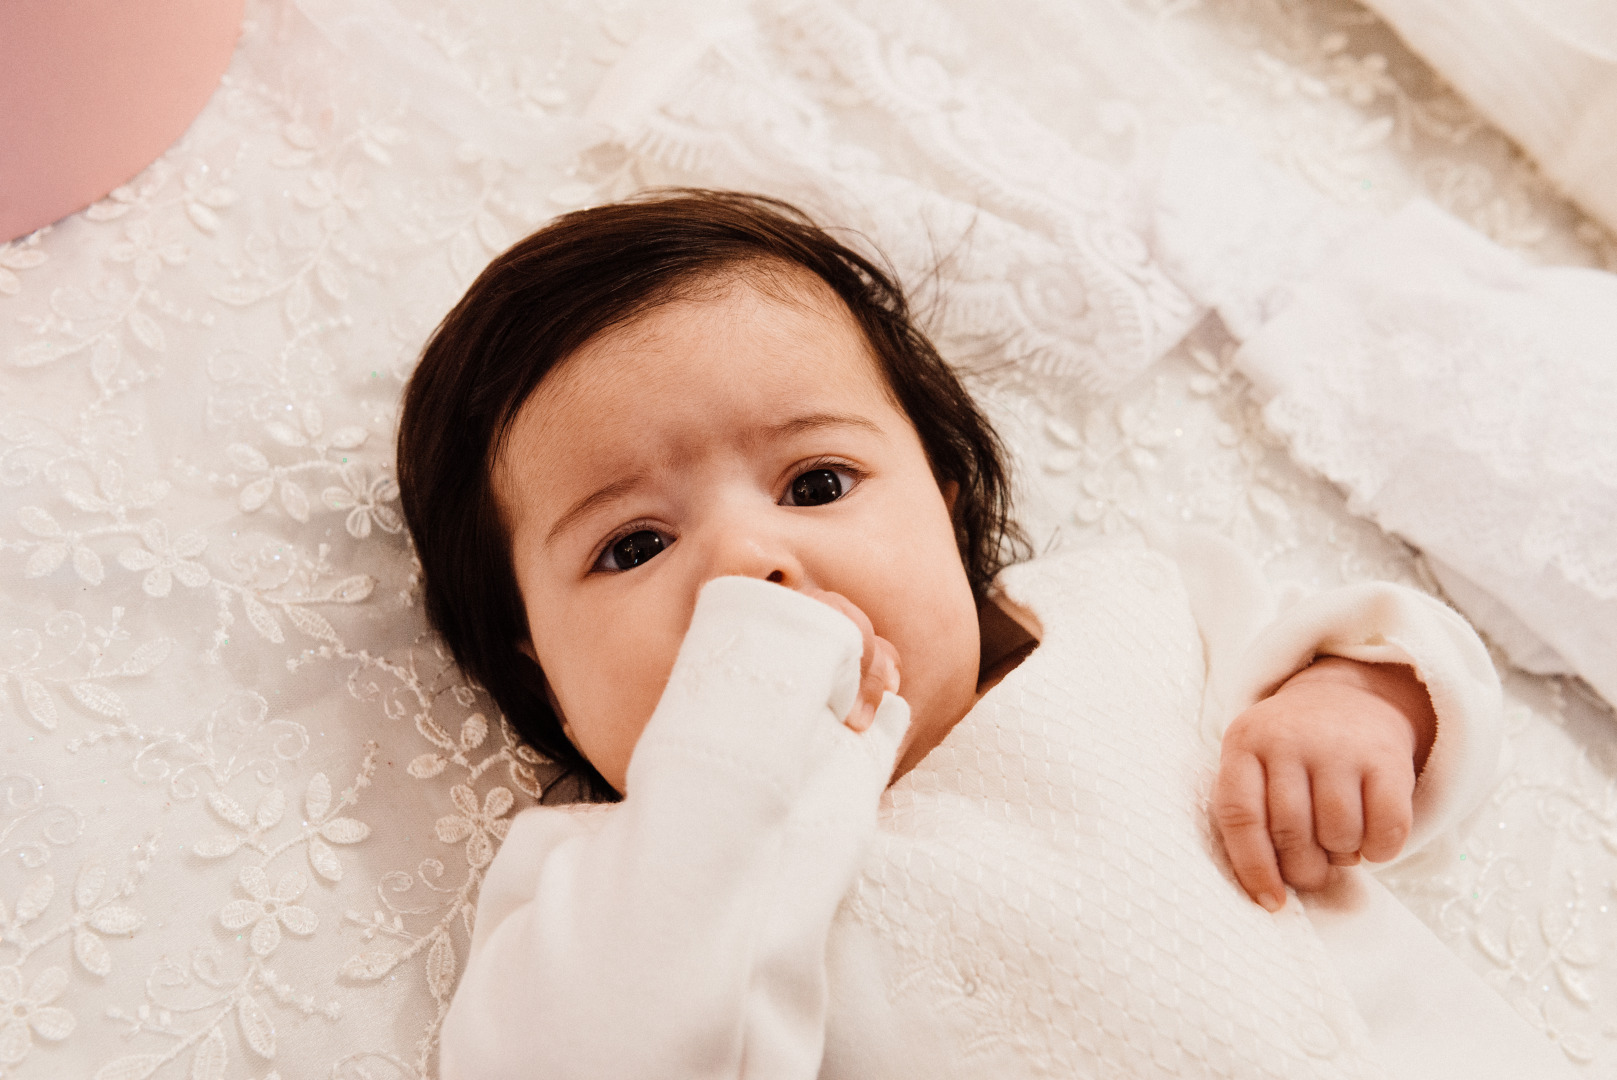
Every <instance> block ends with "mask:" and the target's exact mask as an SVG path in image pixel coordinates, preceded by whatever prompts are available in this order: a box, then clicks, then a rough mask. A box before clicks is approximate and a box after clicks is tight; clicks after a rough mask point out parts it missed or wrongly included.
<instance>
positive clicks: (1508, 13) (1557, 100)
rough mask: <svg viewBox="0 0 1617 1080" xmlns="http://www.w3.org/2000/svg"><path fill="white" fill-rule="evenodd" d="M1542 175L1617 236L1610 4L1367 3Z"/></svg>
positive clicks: (1616, 101) (1616, 11) (1538, 0)
mask: <svg viewBox="0 0 1617 1080" xmlns="http://www.w3.org/2000/svg"><path fill="white" fill-rule="evenodd" d="M1367 6H1368V7H1370V8H1371V9H1372V10H1374V11H1376V12H1378V13H1379V14H1380V15H1381V17H1382V18H1384V19H1386V20H1387V21H1388V22H1389V23H1391V24H1392V25H1393V26H1394V27H1395V28H1396V29H1397V30H1398V32H1399V34H1401V35H1403V37H1404V39H1405V40H1406V41H1408V42H1409V43H1410V45H1412V46H1413V47H1414V48H1415V50H1416V51H1417V52H1419V53H1420V54H1421V55H1422V56H1424V57H1425V58H1426V59H1427V60H1428V61H1429V62H1430V63H1431V64H1432V66H1433V67H1435V68H1437V70H1438V71H1440V72H1442V73H1443V77H1444V78H1446V79H1448V80H1449V81H1450V82H1452V83H1453V84H1454V85H1455V86H1457V87H1459V88H1460V90H1461V92H1462V93H1464V94H1465V95H1466V96H1467V97H1469V98H1470V99H1471V100H1472V101H1473V102H1474V103H1475V104H1476V106H1477V107H1478V108H1479V109H1481V110H1482V111H1483V112H1484V113H1485V114H1486V115H1487V116H1488V118H1489V119H1490V120H1492V121H1493V122H1494V123H1496V124H1498V125H1499V126H1500V128H1502V129H1503V130H1505V131H1507V132H1509V133H1510V135H1511V136H1512V137H1513V138H1515V139H1517V140H1518V141H1519V142H1520V143H1521V144H1522V145H1523V146H1524V147H1526V148H1527V151H1528V153H1530V154H1532V155H1533V157H1535V158H1537V159H1538V161H1539V163H1540V164H1541V165H1543V167H1544V171H1545V172H1546V173H1548V174H1549V176H1550V177H1551V178H1552V179H1553V180H1554V181H1555V182H1556V183H1557V184H1559V185H1560V186H1561V188H1562V189H1563V190H1564V191H1565V192H1566V193H1567V194H1568V195H1570V196H1572V197H1573V198H1574V199H1577V200H1578V201H1579V202H1581V203H1583V205H1584V206H1586V207H1588V208H1589V211H1590V212H1591V213H1593V214H1597V215H1599V216H1600V217H1601V218H1603V219H1604V220H1605V222H1606V224H1607V225H1608V226H1609V227H1611V228H1617V8H1614V7H1613V5H1612V4H1610V3H1609V2H1608V0H1367Z"/></svg>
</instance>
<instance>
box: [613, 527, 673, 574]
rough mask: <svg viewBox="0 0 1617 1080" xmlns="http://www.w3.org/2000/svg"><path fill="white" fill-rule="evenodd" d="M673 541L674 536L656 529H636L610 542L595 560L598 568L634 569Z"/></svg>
mask: <svg viewBox="0 0 1617 1080" xmlns="http://www.w3.org/2000/svg"><path fill="white" fill-rule="evenodd" d="M671 543H673V538H672V537H666V538H665V534H663V533H660V532H658V531H657V530H656V529H636V530H635V531H634V532H632V533H629V534H628V535H627V536H621V537H619V538H618V539H616V540H614V541H612V543H610V544H608V545H607V547H606V550H605V551H603V552H601V557H600V558H599V559H596V560H595V569H597V570H632V569H634V568H635V567H636V566H639V565H640V564H641V563H643V562H645V561H646V560H648V559H651V558H653V557H655V556H656V555H658V554H660V553H661V552H662V550H663V549H664V548H666V547H667V546H668V545H669V544H671Z"/></svg>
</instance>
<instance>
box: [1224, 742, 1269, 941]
mask: <svg viewBox="0 0 1617 1080" xmlns="http://www.w3.org/2000/svg"><path fill="white" fill-rule="evenodd" d="M1213 821H1214V822H1215V823H1216V824H1217V825H1218V832H1219V835H1220V836H1221V837H1223V839H1224V850H1225V851H1226V852H1228V854H1229V857H1230V866H1231V868H1232V869H1234V871H1235V879H1236V880H1237V881H1239V882H1240V883H1241V888H1243V889H1245V890H1246V892H1247V895H1248V896H1250V897H1252V899H1253V900H1255V901H1257V902H1258V903H1259V904H1261V905H1263V907H1264V908H1266V909H1267V910H1269V911H1279V910H1280V908H1281V907H1282V906H1284V904H1285V902H1286V887H1285V886H1284V885H1283V884H1282V883H1281V881H1280V865H1279V863H1278V862H1277V860H1276V859H1275V850H1274V845H1273V844H1272V843H1271V842H1270V840H1269V814H1268V809H1267V800H1266V798H1265V794H1264V775H1263V763H1262V762H1260V761H1259V760H1258V759H1257V758H1255V757H1253V756H1252V755H1251V754H1248V753H1245V752H1242V751H1228V752H1226V753H1225V755H1224V758H1223V760H1222V761H1221V762H1220V763H1219V770H1218V784H1217V786H1216V788H1215V789H1214V791H1213Z"/></svg>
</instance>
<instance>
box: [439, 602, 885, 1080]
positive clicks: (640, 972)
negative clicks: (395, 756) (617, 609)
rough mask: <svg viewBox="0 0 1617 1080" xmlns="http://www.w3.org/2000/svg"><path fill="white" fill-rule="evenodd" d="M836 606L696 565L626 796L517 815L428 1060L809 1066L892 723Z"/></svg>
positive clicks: (489, 1067)
mask: <svg viewBox="0 0 1617 1080" xmlns="http://www.w3.org/2000/svg"><path fill="white" fill-rule="evenodd" d="M860 649H861V642H860V637H859V633H858V631H857V629H856V628H855V627H854V625H853V623H852V622H851V621H849V620H848V619H847V618H845V617H844V616H843V615H841V614H840V613H838V612H836V611H833V610H832V609H831V608H830V607H827V606H826V605H824V604H821V603H819V602H818V601H814V600H810V599H808V598H807V597H804V596H802V595H800V594H798V593H795V592H793V591H792V590H790V589H786V588H782V587H781V586H778V585H772V584H769V583H767V582H760V581H753V580H749V579H745V578H719V579H716V580H715V581H712V582H709V583H708V584H707V585H706V586H704V587H703V590H702V592H701V595H700V596H699V598H698V600H697V605H696V610H695V613H694V615H693V616H692V620H691V626H690V629H689V631H687V633H686V636H685V640H684V642H683V644H682V645H681V647H680V651H679V656H678V659H677V660H676V661H675V664H674V668H673V671H672V673H671V675H670V677H669V681H668V686H667V688H666V689H665V690H664V692H663V696H662V699H661V701H660V702H659V703H658V706H657V709H656V711H655V712H654V713H653V715H652V718H651V721H650V723H649V724H648V726H647V727H646V730H645V732H644V734H643V735H642V736H641V739H640V741H639V743H638V744H637V745H636V748H635V752H634V756H633V758H632V759H631V761H630V763H629V771H628V775H627V779H626V783H625V787H626V788H627V795H626V798H625V799H624V801H623V802H622V803H619V804H617V805H616V806H612V807H608V808H603V809H599V810H596V811H593V812H587V813H577V812H573V813H568V812H566V811H559V810H551V809H545V808H538V809H533V810H529V811H525V812H524V813H523V814H521V815H518V817H517V819H516V820H515V821H514V822H513V824H512V828H511V831H510V834H509V835H508V836H507V838H506V840H505V843H504V845H503V846H502V848H501V850H500V852H499V855H498V857H497V858H496V859H495V861H494V863H493V864H492V865H491V866H490V868H489V873H488V876H487V878H486V879H485V880H484V882H483V886H482V892H481V895H480V897H479V900H478V912H477V923H476V930H475V933H474V934H473V937H472V944H471V950H470V955H469V956H468V958H467V962H466V970H465V973H464V975H463V976H462V978H461V982H460V986H459V987H458V989H457V990H456V993H455V998H454V1001H453V1002H452V1003H451V1006H450V1009H449V1013H448V1016H447V1017H446V1019H445V1021H444V1027H443V1034H442V1039H441V1051H440V1054H441V1073H442V1075H443V1077H444V1078H445V1080H499V1078H501V1077H513V1078H515V1077H522V1078H529V1077H535V1076H543V1077H556V1078H563V1077H565V1078H573V1077H578V1078H584V1077H601V1078H611V1080H621V1078H623V1077H631V1076H632V1077H636V1078H637V1080H642V1078H643V1080H654V1078H657V1077H671V1078H672V1077H678V1078H681V1080H693V1078H706V1077H713V1078H719V1077H724V1078H732V1077H736V1078H739V1077H760V1078H761V1077H770V1078H782V1080H790V1078H794V1077H801V1078H804V1080H807V1078H811V1077H813V1076H815V1075H816V1074H817V1073H818V1071H819V1066H820V1057H821V1052H822V1046H823V1040H824V1025H825V1013H826V1002H827V992H826V985H825V944H826V936H827V933H828V930H829V927H830V924H831V920H832V917H833V915H834V914H835V911H836V907H837V905H838V903H839V902H840V901H841V898H842V896H843V894H844V893H845V892H846V891H847V888H848V886H849V885H850V884H851V882H852V880H853V876H854V873H855V871H856V870H857V867H858V863H859V859H860V858H861V856H862V854H863V851H864V849H865V846H866V844H867V842H868V840H869V838H870V836H871V835H872V834H873V833H874V831H875V825H876V808H877V803H878V801H879V799H880V797H881V793H882V791H883V790H884V789H885V788H886V786H887V781H888V779H889V777H890V775H891V773H892V769H893V763H894V759H895V757H896V754H897V748H898V743H899V740H900V738H901V737H902V735H903V733H904V730H905V728H906V727H907V726H908V723H909V707H908V705H906V704H905V702H904V701H903V699H902V698H899V697H897V696H895V695H892V694H889V695H887V696H886V697H885V698H884V699H883V701H882V705H881V708H880V709H878V711H877V715H876V720H875V723H874V724H873V725H872V727H871V728H870V729H869V730H868V731H867V732H865V733H863V734H858V733H855V732H853V731H851V730H849V729H848V728H847V727H846V726H845V725H844V724H843V723H842V722H841V718H842V717H843V716H845V715H846V714H847V712H848V711H849V709H850V708H851V706H852V704H853V702H854V700H855V698H856V696H857V692H858V685H859V659H860Z"/></svg>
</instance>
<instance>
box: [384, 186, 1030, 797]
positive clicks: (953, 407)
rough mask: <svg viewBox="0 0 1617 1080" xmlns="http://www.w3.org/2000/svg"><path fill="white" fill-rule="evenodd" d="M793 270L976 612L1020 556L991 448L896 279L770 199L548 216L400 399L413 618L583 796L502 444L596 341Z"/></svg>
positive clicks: (590, 776) (581, 771)
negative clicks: (937, 498)
mask: <svg viewBox="0 0 1617 1080" xmlns="http://www.w3.org/2000/svg"><path fill="white" fill-rule="evenodd" d="M794 267H799V268H802V269H804V270H807V271H808V272H810V273H812V274H814V275H815V276H817V277H818V278H819V279H820V280H821V281H823V282H825V284H826V285H827V286H829V287H830V289H831V290H832V291H833V292H834V293H836V295H837V296H839V297H840V298H841V299H842V302H843V303H844V304H846V305H847V308H848V310H849V311H850V312H851V313H852V314H853V316H854V319H855V320H856V321H857V322H858V324H859V326H860V328H861V330H862V331H863V332H864V335H865V338H866V340H867V341H868V342H869V344H870V349H871V352H872V354H873V355H874V358H875V360H876V362H877V365H878V367H879V368H880V370H881V373H882V375H883V377H884V379H885V381H886V383H887V385H888V387H889V388H890V389H891V392H892V394H893V397H894V399H895V400H896V401H897V403H898V404H899V405H900V407H901V408H902V409H903V411H904V413H905V415H906V416H908V418H909V420H910V422H911V423H912V424H913V425H914V426H915V430H916V432H917V433H918V434H919V436H920V440H921V445H922V446H923V447H924V448H925V450H926V454H927V458H928V460H929V462H930V464H931V466H932V472H933V475H934V476H935V477H936V478H937V481H938V484H939V486H940V487H941V486H943V485H945V484H948V483H950V482H953V483H956V484H958V485H959V488H960V490H959V494H958V496H957V497H956V500H955V504H954V511H953V518H954V529H955V540H956V543H957V544H958V545H959V548H960V559H961V562H962V563H963V564H964V566H965V570H966V576H967V578H968V580H969V581H970V582H971V589H972V593H973V595H974V596H975V597H976V599H977V602H978V604H979V605H980V604H981V603H982V601H983V597H984V594H985V592H986V590H987V588H988V584H989V582H991V581H992V580H993V578H994V575H995V574H997V573H998V572H999V570H1000V569H1001V568H1002V567H1003V566H1005V565H1006V564H1008V563H1010V562H1013V561H1015V560H1016V559H1017V558H1020V557H1025V552H1026V542H1025V540H1024V539H1023V537H1022V534H1021V532H1020V531H1019V530H1018V529H1017V527H1016V525H1015V523H1014V522H1013V521H1012V520H1011V517H1010V477H1009V473H1008V470H1007V467H1006V463H1005V451H1004V448H1003V446H1002V444H1001V443H1000V441H999V438H998V436H997V435H996V434H995V432H994V430H993V428H992V427H991V426H990V425H989V423H988V421H987V419H986V418H985V417H984V416H983V414H982V412H981V411H980V410H979V409H978V408H977V405H976V403H975V402H974V401H973V400H972V399H971V396H970V395H969V394H968V393H967V392H966V390H965V387H964V386H962V385H961V383H960V380H959V379H958V378H957V377H956V376H955V374H954V372H953V371H952V370H951V369H950V368H949V366H948V364H946V363H944V361H943V359H942V357H940V356H939V355H938V352H937V350H936V349H935V348H934V347H933V346H932V343H931V342H930V341H928V340H927V338H926V336H925V335H924V334H922V333H921V332H920V331H919V330H918V329H917V328H916V327H915V325H914V324H913V322H912V321H911V316H910V311H909V306H908V304H907V302H906V301H905V298H904V294H903V291H902V290H901V289H900V288H899V286H898V284H897V283H896V282H895V281H894V279H893V277H892V275H891V274H889V273H887V272H884V271H883V270H882V269H880V268H879V267H877V266H876V265H875V264H874V263H873V262H871V260H869V259H867V258H865V257H864V256H862V255H860V254H859V253H857V252H855V251H853V250H852V249H850V248H849V247H847V246H846V245H844V244H841V243H839V242H838V241H837V240H835V239H834V238H833V237H831V236H830V235H829V234H827V233H826V232H825V231H824V230H822V229H821V228H819V227H818V226H816V225H815V224H814V223H813V222H812V221H811V220H810V219H809V218H808V216H807V215H805V214H804V213H802V212H801V211H800V210H798V209H796V208H795V207H793V206H791V205H789V204H787V203H784V202H781V201H779V200H777V199H770V198H765V197H764V196H761V195H748V194H742V193H738V192H729V191H705V190H694V189H677V190H672V191H669V190H663V191H657V192H652V193H649V194H647V195H644V196H641V197H639V198H634V199H630V200H628V201H625V202H621V203H613V204H610V205H606V206H597V207H592V208H590V209H587V210H579V211H576V212H574V213H570V214H565V215H563V216H561V217H559V218H557V219H555V220H554V221H552V222H550V223H549V224H548V225H546V226H545V227H544V228H542V229H540V230H539V231H538V232H536V233H534V234H533V235H532V236H529V237H528V238H527V239H525V240H522V241H520V242H519V243H517V244H516V245H515V246H513V247H512V248H511V249H510V250H508V251H506V252H505V253H504V254H502V255H500V256H499V257H498V258H496V259H495V260H494V261H493V262H492V263H490V264H489V265H488V267H487V268H486V269H485V270H484V271H483V272H482V273H481V274H480V275H478V278H477V280H476V281H474V282H473V283H472V286H471V288H470V289H468V290H467V291H466V295H465V296H463V297H462V298H461V300H460V302H459V303H458V304H456V305H455V307H454V309H453V310H452V311H450V312H449V314H448V315H446V316H445V317H444V320H443V322H441V323H440V324H439V325H438V328H437V329H436V330H435V331H434V332H433V334H432V337H431V339H430V340H429V341H428V342H427V345H426V348H425V349H424V350H423V352H422V355H421V360H420V363H419V364H418V365H417V367H416V369H415V373H414V374H413V375H412V376H411V377H410V382H409V385H408V386H407V387H406V388H405V391H404V404H403V411H402V414H401V416H400V419H399V442H398V480H399V488H400V491H401V493H402V501H403V504H404V516H405V520H406V521H407V522H408V523H409V527H410V536H411V537H412V538H413V540H414V541H415V548H416V553H417V555H418V556H419V557H420V560H421V568H422V575H423V584H424V588H425V593H426V609H427V617H428V619H429V620H431V622H432V625H433V626H434V628H436V629H437V631H438V632H439V633H440V634H441V635H442V636H443V638H444V641H445V642H446V643H447V644H448V645H449V648H450V650H451V651H452V652H453V653H454V656H455V659H456V660H457V661H458V662H459V663H460V666H461V668H462V669H463V670H464V671H465V672H466V673H467V674H468V675H469V676H471V677H472V678H473V679H475V680H476V681H477V682H479V683H481V684H482V685H483V686H484V687H485V688H486V689H487V690H488V692H489V694H490V695H491V696H492V697H493V698H494V701H495V704H497V705H498V706H499V707H500V709H501V710H502V711H503V712H504V713H505V715H506V717H507V718H508V719H509V720H510V721H511V723H512V725H513V726H514V727H515V728H516V730H517V732H518V733H519V734H521V736H522V737H523V738H524V739H526V740H527V741H528V742H529V743H530V744H532V745H533V746H534V748H535V749H537V750H539V751H540V752H541V753H543V754H545V755H546V756H548V757H549V758H550V759H551V760H553V761H555V762H556V763H558V764H559V765H562V766H564V767H568V768H570V769H572V770H575V771H576V772H577V774H578V775H579V777H580V779H582V780H583V781H584V783H585V785H586V786H587V787H588V788H589V789H591V791H592V792H593V793H595V794H596V795H600V796H607V795H609V793H610V792H611V790H612V789H611V787H610V786H609V785H608V784H607V783H606V782H605V781H604V780H602V779H601V777H600V776H599V775H598V774H597V773H596V772H595V770H594V769H593V767H591V766H590V764H589V763H588V761H586V760H585V759H584V757H583V755H582V754H580V753H579V752H578V750H577V749H576V748H575V747H574V746H573V745H572V743H571V742H570V741H569V740H568V739H567V736H566V735H565V734H564V733H563V731H562V727H561V723H560V720H559V718H558V717H557V716H556V715H555V712H554V710H553V709H552V708H551V706H550V703H549V700H548V699H547V697H546V695H545V692H544V677H543V673H542V672H541V671H540V669H539V665H538V664H537V663H535V662H534V661H533V660H532V659H530V658H529V657H528V656H526V655H525V654H524V653H523V652H521V651H520V649H519V644H520V643H522V642H524V641H527V640H529V638H530V634H529V628H528V624H527V616H526V614H525V611H524V608H523V604H522V598H521V595H520V593H519V591H518V588H517V580H516V571H515V569H514V567H513V564H512V558H511V544H510V533H509V530H508V529H507V526H506V523H505V521H504V520H503V519H502V516H501V513H500V508H499V505H498V503H497V501H496V498H495V484H494V469H495V465H496V460H497V458H498V455H499V452H500V447H501V444H502V442H503V440H504V439H505V437H506V435H507V434H508V432H509V430H510V428H511V425H512V422H513V421H514V420H515V418H516V415H517V412H518V410H519V409H520V407H521V406H522V404H523V402H525V401H526V400H527V399H528V397H529V395H531V394H532V393H533V391H534V389H535V388H536V387H537V386H538V385H539V382H540V380H542V379H543V378H544V377H545V375H546V373H548V372H549V371H550V370H551V369H552V368H554V367H555V366H556V365H557V364H559V363H561V362H562V361H563V360H565V359H566V358H567V357H568V356H569V355H571V354H572V353H574V352H575V351H577V350H578V348H579V347H580V346H582V345H583V344H584V343H585V342H586V341H588V340H589V339H591V338H593V337H594V336H596V335H597V334H600V333H602V332H603V331H606V330H608V329H611V328H613V327H616V326H622V325H624V324H625V323H628V322H629V321H631V320H633V319H634V318H636V317H637V316H639V315H642V314H644V313H645V312H647V311H648V310H650V309H652V308H654V307H657V306H659V305H661V304H666V303H670V302H673V301H677V300H681V299H687V298H692V297H696V296H699V295H701V294H702V290H703V286H704V285H711V284H712V283H713V282H714V281H715V280H716V279H720V278H729V277H740V278H743V279H744V278H746V277H747V275H748V273H749V271H756V272H757V274H758V277H759V278H760V284H762V285H764V286H765V287H766V288H777V289H778V288H780V287H781V285H782V283H783V282H786V281H789V278H788V277H786V276H783V275H781V274H779V273H778V271H779V270H781V269H783V268H785V269H790V268H794Z"/></svg>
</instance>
